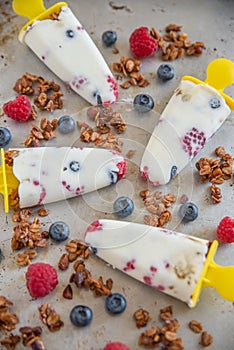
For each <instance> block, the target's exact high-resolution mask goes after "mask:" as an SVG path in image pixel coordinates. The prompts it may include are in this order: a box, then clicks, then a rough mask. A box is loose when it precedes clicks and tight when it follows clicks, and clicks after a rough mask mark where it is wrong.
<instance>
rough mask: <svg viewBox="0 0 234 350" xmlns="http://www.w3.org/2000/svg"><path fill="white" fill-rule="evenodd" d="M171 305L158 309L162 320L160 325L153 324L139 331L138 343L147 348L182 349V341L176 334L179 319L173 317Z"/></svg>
mask: <svg viewBox="0 0 234 350" xmlns="http://www.w3.org/2000/svg"><path fill="white" fill-rule="evenodd" d="M172 316H173V307H172V306H167V307H165V308H163V309H161V310H160V318H161V320H162V321H164V325H163V326H162V327H159V326H154V327H152V328H150V329H147V330H146V331H145V332H143V333H141V335H140V337H139V341H138V344H139V345H140V346H145V347H149V348H158V347H162V348H163V349H168V350H169V349H173V350H183V349H184V347H183V341H182V339H181V338H180V337H179V336H178V334H177V330H178V329H179V326H180V324H179V321H178V320H177V319H173V318H172Z"/></svg>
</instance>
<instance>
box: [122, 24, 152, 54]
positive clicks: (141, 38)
mask: <svg viewBox="0 0 234 350" xmlns="http://www.w3.org/2000/svg"><path fill="white" fill-rule="evenodd" d="M129 43H130V49H131V51H132V53H133V54H134V55H135V56H136V57H138V58H143V57H147V56H151V55H153V54H154V53H155V52H156V51H157V49H158V41H157V40H156V39H155V38H154V37H153V36H151V35H150V31H149V29H148V28H147V27H140V28H137V29H135V30H134V32H133V33H132V34H131V36H130V39H129Z"/></svg>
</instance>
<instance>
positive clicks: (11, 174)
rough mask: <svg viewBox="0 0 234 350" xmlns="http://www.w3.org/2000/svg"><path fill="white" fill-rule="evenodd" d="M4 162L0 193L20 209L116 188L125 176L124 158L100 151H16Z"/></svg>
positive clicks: (21, 149) (52, 149)
mask: <svg viewBox="0 0 234 350" xmlns="http://www.w3.org/2000/svg"><path fill="white" fill-rule="evenodd" d="M3 156H4V154H3ZM5 162H6V164H4V159H3V157H2V167H1V168H0V177H3V179H2V181H1V183H4V181H5V182H6V184H5V190H4V189H1V188H0V192H2V193H4V195H5V197H7V193H6V191H7V192H8V194H9V196H10V198H12V197H13V199H14V197H16V198H17V199H18V201H19V207H20V208H24V207H32V206H35V205H40V204H46V203H51V202H57V201H59V200H64V199H68V198H71V197H75V196H79V195H83V194H85V193H88V192H91V191H95V190H98V189H100V188H103V187H106V186H109V185H111V184H115V183H116V182H117V181H118V180H120V179H121V178H122V177H124V176H125V173H126V161H125V159H124V158H123V156H122V155H121V154H118V153H116V152H113V151H111V150H107V149H101V148H75V147H37V148H18V149H13V150H9V151H7V152H6V153H5ZM5 199H6V198H5ZM10 203H11V200H10ZM5 207H6V204H5ZM5 210H6V208H5ZM6 211H7V210H6Z"/></svg>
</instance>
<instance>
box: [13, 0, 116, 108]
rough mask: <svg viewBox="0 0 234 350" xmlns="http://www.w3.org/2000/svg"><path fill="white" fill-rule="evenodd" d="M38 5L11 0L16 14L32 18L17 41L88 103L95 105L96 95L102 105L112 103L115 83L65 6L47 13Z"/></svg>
mask: <svg viewBox="0 0 234 350" xmlns="http://www.w3.org/2000/svg"><path fill="white" fill-rule="evenodd" d="M41 3H42V1H41V0H34V1H31V0H14V1H13V9H14V10H15V12H16V13H18V14H21V15H22V14H23V15H25V16H27V17H29V18H30V19H31V21H30V22H29V23H28V24H26V26H24V28H23V29H22V30H21V32H20V35H19V39H20V41H21V42H22V43H25V44H26V45H27V46H28V47H30V49H31V50H32V51H33V52H34V53H35V54H36V55H37V56H38V57H39V59H40V60H41V61H43V62H44V63H45V64H46V65H47V66H48V67H49V68H50V69H51V70H52V71H53V72H54V73H55V74H56V75H57V76H58V77H59V78H60V79H61V80H63V81H64V82H65V83H66V84H67V85H69V86H70V87H71V88H72V89H73V90H74V91H75V92H76V93H78V94H79V95H80V96H82V97H83V98H84V99H85V100H87V101H88V102H90V103H91V104H93V105H95V104H97V96H98V95H99V96H100V97H101V99H102V102H103V104H110V103H113V102H115V101H116V99H117V97H118V87H117V83H116V81H115V79H114V77H113V75H112V73H111V71H110V69H109V67H108V65H107V63H106V62H105V60H104V58H103V56H102V55H101V53H100V51H99V50H98V48H97V47H96V45H95V44H94V42H93V41H92V39H91V38H90V36H89V34H88V33H87V32H86V30H85V29H84V27H83V26H82V24H81V23H80V22H79V20H78V19H77V18H76V16H75V15H74V14H73V13H72V11H71V9H70V8H69V7H68V6H67V4H66V3H58V4H56V5H54V6H52V7H51V8H50V9H47V10H46V9H45V8H44V6H43V5H42V4H41ZM37 6H38V7H39V8H37ZM30 11H32V13H31V12H30ZM52 15H53V16H52Z"/></svg>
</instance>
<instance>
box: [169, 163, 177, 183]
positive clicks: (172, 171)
mask: <svg viewBox="0 0 234 350" xmlns="http://www.w3.org/2000/svg"><path fill="white" fill-rule="evenodd" d="M176 174H177V166H176V165H173V166H172V168H171V177H170V179H171V180H172V179H173V177H175V176H176Z"/></svg>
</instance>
